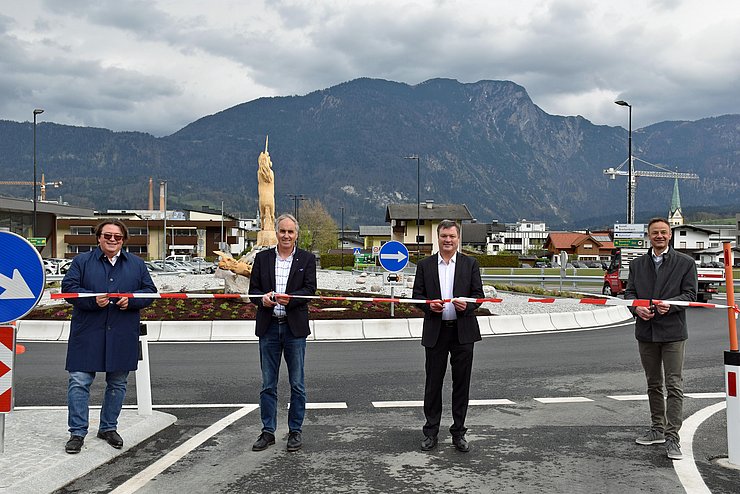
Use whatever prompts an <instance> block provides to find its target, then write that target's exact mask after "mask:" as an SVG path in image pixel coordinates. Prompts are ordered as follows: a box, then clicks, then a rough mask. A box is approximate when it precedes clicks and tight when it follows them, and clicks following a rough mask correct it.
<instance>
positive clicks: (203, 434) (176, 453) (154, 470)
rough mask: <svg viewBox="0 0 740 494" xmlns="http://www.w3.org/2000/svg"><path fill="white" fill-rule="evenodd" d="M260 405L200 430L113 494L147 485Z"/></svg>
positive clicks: (243, 409) (233, 414)
mask: <svg viewBox="0 0 740 494" xmlns="http://www.w3.org/2000/svg"><path fill="white" fill-rule="evenodd" d="M258 408H259V406H258V405H249V406H245V407H243V408H241V409H239V410H237V411H235V412H234V413H231V414H229V415H227V416H226V417H224V418H222V419H221V420H219V421H218V422H216V423H214V424H213V425H211V426H210V427H208V428H206V429H204V430H202V431H200V432H199V433H198V434H196V435H195V436H193V437H191V438H190V439H188V440H187V441H185V442H184V443H182V444H181V445H180V446H178V447H177V448H175V449H173V450H172V451H170V452H169V453H167V454H166V455H164V456H163V457H162V458H160V459H159V460H157V461H155V462H154V463H152V464H151V465H149V466H148V467H147V468H145V469H144V470H142V471H141V472H139V473H137V474H136V475H134V476H133V477H131V478H130V479H129V480H127V481H126V482H124V483H123V484H121V485H119V486H118V487H116V488H115V489H114V490H113V491H111V494H131V493H134V492H136V491H138V490H139V489H141V488H142V487H144V485H146V483H147V482H149V481H150V480H152V479H153V478H154V477H156V476H157V475H159V474H160V473H162V472H164V471H165V470H166V469H167V468H169V467H170V466H172V465H174V464H175V463H176V462H177V461H179V460H180V459H181V458H182V457H183V456H185V455H187V454H188V453H190V452H191V451H192V450H194V449H195V448H197V447H198V446H200V445H201V444H203V443H204V442H206V441H207V440H208V439H210V438H211V437H213V436H215V435H216V434H218V433H219V432H221V431H222V430H224V429H225V428H226V427H228V426H230V425H231V424H233V423H234V422H236V421H237V420H239V419H240V418H242V417H244V416H246V415H247V414H248V413H249V412H252V411H254V410H256V409H258Z"/></svg>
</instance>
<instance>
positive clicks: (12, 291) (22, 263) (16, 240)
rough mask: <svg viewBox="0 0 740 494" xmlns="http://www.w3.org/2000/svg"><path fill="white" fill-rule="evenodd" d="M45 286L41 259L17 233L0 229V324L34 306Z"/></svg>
mask: <svg viewBox="0 0 740 494" xmlns="http://www.w3.org/2000/svg"><path fill="white" fill-rule="evenodd" d="M45 286H46V272H45V270H44V260H43V259H42V258H41V255H40V254H39V252H38V251H37V250H36V247H34V246H33V245H31V243H30V242H29V241H28V240H26V239H25V238H23V237H21V236H20V235H16V234H15V233H11V232H3V231H0V324H4V323H7V322H10V321H15V320H16V319H20V318H21V317H23V316H25V315H26V314H28V313H29V312H31V310H32V309H33V308H34V307H36V304H38V302H39V300H41V296H42V295H43V294H44V287H45Z"/></svg>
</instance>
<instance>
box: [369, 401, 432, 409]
mask: <svg viewBox="0 0 740 494" xmlns="http://www.w3.org/2000/svg"><path fill="white" fill-rule="evenodd" d="M373 406H374V407H375V408H398V407H423V406H424V402H423V401H374V402H373Z"/></svg>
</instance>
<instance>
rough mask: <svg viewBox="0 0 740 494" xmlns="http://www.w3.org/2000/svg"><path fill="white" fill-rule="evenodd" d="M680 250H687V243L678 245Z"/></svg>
mask: <svg viewBox="0 0 740 494" xmlns="http://www.w3.org/2000/svg"><path fill="white" fill-rule="evenodd" d="M678 248H679V249H685V248H686V242H680V243H679V244H678Z"/></svg>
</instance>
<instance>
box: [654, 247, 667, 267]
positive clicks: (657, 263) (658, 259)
mask: <svg viewBox="0 0 740 494" xmlns="http://www.w3.org/2000/svg"><path fill="white" fill-rule="evenodd" d="M668 248H669V247H668V246H666V248H665V249H663V251H662V252H660V253H657V252H655V250H652V249H651V251H652V256H653V262H654V263H655V267H656V268H659V267H660V265H661V264H663V254H665V253H666V252H668Z"/></svg>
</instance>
